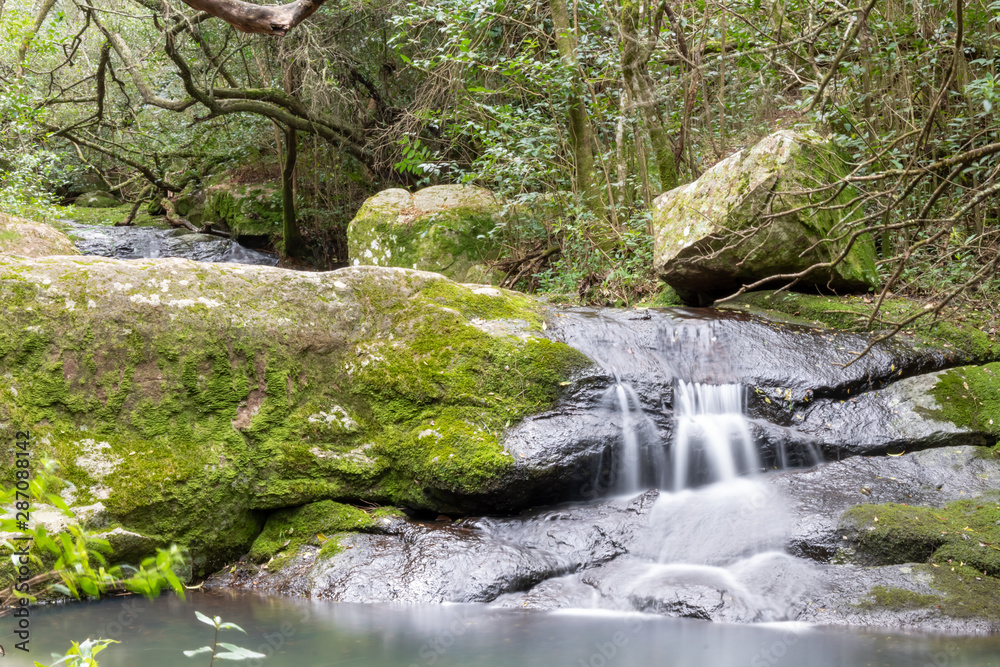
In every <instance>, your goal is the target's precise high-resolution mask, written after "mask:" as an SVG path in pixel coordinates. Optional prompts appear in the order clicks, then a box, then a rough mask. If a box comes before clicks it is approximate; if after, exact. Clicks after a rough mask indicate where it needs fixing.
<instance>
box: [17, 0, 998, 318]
mask: <svg viewBox="0 0 1000 667" xmlns="http://www.w3.org/2000/svg"><path fill="white" fill-rule="evenodd" d="M0 13H2V15H0V21H2V30H0V63H2V64H0V86H2V95H0V161H2V162H0V168H3V169H4V171H3V174H2V176H0V178H2V182H0V208H2V209H3V210H6V211H8V212H15V213H18V212H20V213H24V214H27V215H29V216H35V217H46V216H55V215H58V214H59V212H58V210H57V209H56V208H53V206H54V205H56V204H58V203H59V202H60V192H61V188H63V189H64V188H65V184H66V183H67V182H70V181H72V180H73V179H74V177H75V176H74V175H78V174H80V173H84V172H89V173H91V174H97V175H98V176H99V177H100V178H101V179H103V180H104V181H105V182H106V185H107V188H108V189H110V190H111V191H112V192H114V193H116V194H118V195H119V196H121V197H122V198H123V199H126V200H130V201H132V200H137V199H157V198H159V197H160V196H162V195H164V194H168V195H173V194H177V193H181V192H185V191H190V190H191V189H196V188H200V187H204V186H205V184H207V183H208V182H209V181H210V180H211V179H213V178H215V179H218V178H230V179H236V180H239V179H242V180H243V181H252V180H254V179H260V180H265V179H269V180H272V181H273V180H277V179H279V178H280V173H281V171H282V169H281V167H282V165H283V160H285V156H287V155H288V154H289V151H288V145H289V141H292V142H294V148H297V151H295V153H297V160H296V161H295V162H294V164H293V165H292V166H294V167H295V169H294V171H291V170H289V175H290V181H289V183H290V189H289V192H290V193H291V195H290V197H288V199H290V200H291V201H292V203H294V204H295V215H294V217H293V221H297V225H298V228H299V230H300V231H301V233H302V236H303V239H304V244H305V253H304V254H305V255H306V256H307V258H308V259H309V261H310V262H311V263H312V264H314V265H315V266H317V267H319V268H329V267H332V266H336V265H338V263H342V262H344V261H346V260H347V257H346V255H345V253H346V250H345V249H346V244H345V243H344V233H345V228H346V224H347V222H348V221H349V220H350V219H351V217H352V216H353V214H354V212H355V211H356V210H357V209H358V207H359V206H360V204H361V203H362V202H363V201H364V199H365V198H366V197H367V196H370V195H371V194H373V193H374V192H377V191H378V190H380V189H383V188H386V187H392V186H403V187H411V188H413V187H419V186H423V185H430V184H438V183H453V182H471V183H476V184H480V185H483V186H486V187H488V188H490V189H492V190H493V191H494V192H496V193H497V194H498V195H500V196H502V197H503V199H504V201H505V202H507V203H508V208H509V210H510V212H511V215H508V216H507V217H506V218H505V220H506V222H505V223H504V224H502V225H501V226H500V227H499V228H498V229H497V230H496V232H495V234H496V236H497V239H496V241H497V242H498V243H500V244H502V245H503V247H504V248H505V253H504V256H503V258H502V260H501V261H503V262H506V264H505V265H504V266H508V267H514V268H516V267H524V266H528V267H529V268H530V271H527V270H523V271H515V270H512V275H515V274H516V275H517V276H519V277H518V279H517V284H516V285H515V286H516V287H518V288H520V289H525V290H529V291H530V290H543V291H547V292H553V293H563V294H565V293H571V294H578V295H579V297H580V298H582V299H583V300H585V301H592V302H601V303H618V304H624V303H632V302H636V301H639V300H642V299H646V298H650V297H651V296H652V295H653V294H654V293H655V292H656V290H657V289H658V287H657V284H656V281H655V277H654V276H653V275H652V272H651V266H652V252H653V251H652V241H651V234H650V213H649V210H650V204H651V202H652V200H653V198H655V197H656V196H657V195H659V194H660V193H662V192H664V191H665V190H668V189H670V188H671V187H674V186H675V185H676V184H678V183H684V182H688V181H691V180H693V179H695V178H697V177H698V176H699V175H700V174H702V173H703V172H704V171H705V170H706V169H707V168H709V167H710V166H712V165H713V164H715V163H716V162H718V161H719V160H721V159H723V158H724V157H726V156H727V155H729V154H731V153H732V152H734V151H735V150H737V149H739V148H742V147H746V146H749V145H751V144H753V143H754V142H755V141H756V140H758V139H759V138H761V137H762V136H764V135H766V134H768V133H770V132H772V131H773V130H775V129H777V128H788V127H808V128H814V129H817V130H819V131H820V132H822V133H825V134H829V135H831V136H832V137H833V139H834V141H835V142H836V143H837V144H838V145H839V146H840V147H841V148H842V149H843V151H844V154H845V155H846V156H848V157H849V160H850V164H851V167H852V171H851V173H850V175H849V176H848V177H847V179H846V181H848V182H849V183H850V185H851V186H853V187H854V188H855V189H856V190H857V193H858V194H857V197H856V198H855V199H854V201H853V204H852V207H853V208H854V209H856V210H858V211H861V212H862V213H863V215H861V216H854V218H855V221H854V222H852V225H853V226H852V227H850V228H848V229H845V230H844V232H843V233H845V234H861V233H865V232H869V233H872V234H873V235H874V236H875V238H876V239H877V242H878V244H879V250H880V267H879V269H880V273H881V275H882V277H883V295H888V294H889V293H908V294H911V295H917V296H924V297H928V298H935V299H936V301H934V302H933V303H934V304H935V305H936V306H941V307H944V306H945V305H946V304H947V303H953V302H954V299H957V298H963V299H973V300H978V301H980V302H987V301H989V300H990V299H995V297H996V295H997V293H998V290H1000V283H998V281H1000V278H998V277H997V274H998V273H1000V271H998V270H997V269H998V268H1000V266H998V261H1000V252H998V244H1000V204H998V202H1000V197H998V195H1000V158H998V155H1000V120H998V119H1000V113H998V111H997V109H998V107H1000V71H998V67H1000V0H861V1H860V2H843V1H842V0H721V1H716V0H693V1H692V0H679V1H675V2H671V1H668V0H664V1H663V2H656V1H654V0H573V1H572V2H566V1H565V0H541V1H539V2H526V3H517V2H513V1H512V0H435V1H434V2H431V1H430V0H345V1H343V2H327V3H325V4H323V5H322V7H320V9H319V10H318V11H316V13H315V14H313V15H312V16H311V17H309V18H308V19H307V20H305V21H304V22H302V23H301V24H300V25H298V26H297V27H295V28H294V29H293V30H291V31H290V32H288V33H287V34H286V35H285V36H283V37H268V36H263V35H255V34H245V33H243V32H240V31H238V30H236V29H234V28H233V27H232V26H230V25H228V24H226V23H224V22H222V21H220V20H218V19H215V18H211V17H210V16H208V15H207V14H205V13H203V12H198V11H195V10H193V9H191V8H190V7H188V6H186V5H185V4H182V3H180V2H177V1H175V0H130V1H129V2H127V3H125V4H122V3H112V2H110V0H93V2H84V1H83V0H39V1H36V0H30V1H29V0H5V1H4V3H3V4H2V5H0ZM843 186H844V183H840V184H834V185H833V186H832V188H833V190H835V189H837V188H839V187H843ZM833 190H831V196H834V194H835V193H834V191H833ZM786 282H789V281H786ZM780 284H781V283H773V286H779V285H780Z"/></svg>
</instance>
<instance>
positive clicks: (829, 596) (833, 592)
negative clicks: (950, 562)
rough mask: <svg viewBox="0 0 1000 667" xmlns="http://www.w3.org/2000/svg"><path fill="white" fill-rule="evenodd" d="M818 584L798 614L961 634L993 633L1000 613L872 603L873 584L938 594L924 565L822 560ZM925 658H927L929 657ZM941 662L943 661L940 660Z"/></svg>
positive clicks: (843, 622) (812, 618)
mask: <svg viewBox="0 0 1000 667" xmlns="http://www.w3.org/2000/svg"><path fill="white" fill-rule="evenodd" d="M821 581H822V585H821V586H819V587H818V588H817V590H816V592H815V594H814V596H813V598H812V600H811V601H810V604H808V605H806V606H804V607H803V608H802V610H801V613H800V614H799V617H798V620H800V621H807V622H811V623H819V624H823V625H846V626H855V627H879V628H899V629H904V630H923V631H928V630H931V631H934V632H951V633H962V634H981V633H990V634H992V633H996V632H997V631H1000V619H987V618H974V617H973V618H961V617H955V616H952V615H949V614H947V613H945V612H943V611H942V610H941V609H940V608H939V607H938V605H937V604H933V603H932V602H929V603H927V604H924V605H913V606H911V607H908V606H906V605H902V606H899V607H894V608H888V607H883V606H879V605H877V604H873V602H874V599H873V597H872V596H871V590H872V589H873V588H875V587H876V586H881V587H883V588H885V589H891V590H893V591H894V592H895V593H896V594H897V595H898V593H899V592H900V591H907V592H909V593H912V594H914V595H916V596H921V597H922V598H924V599H927V600H932V599H933V598H941V599H942V600H943V594H942V593H941V591H939V590H937V589H936V588H934V587H933V586H932V585H931V584H932V582H933V577H932V576H931V575H929V574H928V573H927V570H926V568H922V567H920V566H915V565H913V564H903V565H887V566H883V567H859V566H853V565H840V566H826V567H824V568H823V574H822V580H821ZM928 664H932V663H930V662H928ZM939 664H946V663H939Z"/></svg>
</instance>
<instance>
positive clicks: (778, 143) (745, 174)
mask: <svg viewBox="0 0 1000 667" xmlns="http://www.w3.org/2000/svg"><path fill="white" fill-rule="evenodd" d="M848 171H849V169H848V167H847V165H846V163H845V162H844V160H843V158H842V157H841V156H840V155H839V154H838V152H837V149H836V148H835V147H834V146H833V145H832V144H831V143H830V142H828V141H827V140H825V139H823V138H822V137H820V136H819V135H817V134H815V133H812V132H801V133H800V132H793V131H790V130H781V131H778V132H775V133H774V134H772V135H770V136H768V137H766V138H764V139H763V140H761V141H760V142H759V143H758V144H757V145H755V146H753V147H752V148H750V149H747V150H742V151H739V152H737V153H736V154H734V155H732V156H730V157H729V158H727V159H725V160H723V161H722V162H720V163H718V164H717V165H715V166H714V167H712V168H711V169H709V170H708V171H707V172H705V173H704V174H703V175H702V176H701V177H700V178H698V180H696V181H694V182H693V183H689V184H687V185H683V186H681V187H678V188H675V189H674V190H671V191H669V192H667V193H665V194H662V195H660V196H659V197H657V198H656V200H655V201H654V202H653V227H654V230H655V250H654V252H655V260H654V268H655V269H656V272H657V273H658V274H659V276H660V278H661V279H662V280H663V281H664V282H666V283H667V284H668V285H671V286H672V287H674V288H675V289H677V290H678V292H679V293H681V295H682V296H684V295H685V294H686V295H688V298H687V300H688V301H690V297H691V295H694V294H698V293H708V294H727V293H731V292H734V291H736V290H737V289H739V288H740V287H741V286H743V285H744V284H749V283H752V282H754V281H756V280H759V279H761V278H765V277H769V276H772V275H777V274H790V273H798V272H800V271H803V270H804V269H806V268H808V267H810V266H812V265H814V264H817V263H822V262H830V261H831V260H832V259H834V258H836V257H839V255H840V254H841V253H842V252H843V251H844V250H846V249H847V248H846V241H845V240H843V237H847V236H849V234H848V233H847V231H846V230H849V229H850V227H851V224H852V222H853V221H854V220H856V219H857V218H859V217H860V212H855V213H851V212H850V211H852V208H851V204H850V202H851V200H852V199H853V198H854V197H855V196H856V192H855V191H854V190H853V189H852V188H846V189H844V190H843V191H842V192H841V193H840V194H839V195H838V196H837V197H836V198H834V199H833V201H830V202H828V201H826V200H827V199H830V198H831V197H832V195H833V193H834V192H833V191H832V190H830V191H821V192H817V193H814V194H811V195H810V194H793V193H796V192H804V191H810V190H815V189H817V188H821V187H822V186H824V185H826V184H830V183H836V182H837V181H838V180H839V179H840V178H842V177H843V176H845V175H847V173H848ZM831 209H832V210H831ZM843 211H847V213H842V212H843ZM842 215H844V216H845V218H846V219H844V220H842V219H841V216H842ZM765 216H768V217H765ZM837 237H841V238H840V239H838V240H834V239H836V238H837ZM801 283H804V284H810V285H820V286H824V287H827V288H830V289H835V290H867V289H868V288H870V287H873V286H875V285H877V284H878V277H877V274H876V271H875V244H874V242H873V241H872V239H871V237H870V236H869V235H868V234H862V235H861V236H859V237H858V238H857V239H856V240H855V242H854V244H853V246H852V247H851V249H850V250H849V251H848V253H847V256H846V257H845V258H844V260H843V261H841V262H839V263H838V264H837V265H836V266H835V267H833V268H832V269H830V268H826V269H819V270H816V271H814V272H812V273H810V274H808V275H807V276H806V277H805V278H803V279H802V281H801Z"/></svg>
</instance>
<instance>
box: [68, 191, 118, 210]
mask: <svg viewBox="0 0 1000 667" xmlns="http://www.w3.org/2000/svg"><path fill="white" fill-rule="evenodd" d="M73 205H74V206H79V207H80V208H116V207H118V206H121V205H122V203H121V202H120V201H118V200H117V199H115V198H114V197H113V196H112V195H110V194H108V193H107V192H102V191H100V190H97V191H94V192H86V193H84V194H82V195H80V196H79V197H77V198H76V201H74V202H73Z"/></svg>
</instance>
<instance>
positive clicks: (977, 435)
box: [789, 368, 1000, 459]
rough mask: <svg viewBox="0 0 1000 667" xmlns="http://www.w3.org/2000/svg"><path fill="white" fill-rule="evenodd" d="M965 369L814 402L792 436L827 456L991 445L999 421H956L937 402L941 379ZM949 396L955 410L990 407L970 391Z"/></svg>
mask: <svg viewBox="0 0 1000 667" xmlns="http://www.w3.org/2000/svg"><path fill="white" fill-rule="evenodd" d="M965 372H969V371H967V370H966V369H963V368H959V369H954V370H948V371H938V372H936V373H927V374H924V375H918V376H916V377H911V378H904V379H902V380H900V381H898V382H895V383H893V384H890V385H888V386H887V387H884V388H882V389H879V390H876V391H869V392H865V393H862V394H858V395H857V396H855V397H845V398H843V399H840V400H837V399H821V400H818V401H815V402H814V403H813V404H812V405H811V406H809V407H808V408H806V409H804V410H802V411H799V412H798V413H797V414H796V415H795V419H796V420H798V422H799V423H797V424H795V434H794V436H792V437H790V438H789V440H790V441H793V442H794V441H797V440H799V441H808V442H812V443H814V444H815V446H817V447H818V448H820V449H821V450H822V451H823V452H824V453H825V455H826V457H827V458H828V459H836V458H842V457H846V456H851V455H855V454H885V453H887V452H890V453H899V452H902V451H914V450H918V449H927V448H929V447H943V446H949V445H992V444H994V443H995V442H996V440H997V435H998V433H1000V424H997V425H994V426H997V427H998V428H990V426H991V425H990V424H988V423H987V422H986V420H983V423H982V424H976V425H975V426H972V425H969V424H956V423H954V422H952V421H950V420H949V419H948V417H949V416H950V415H949V413H948V412H945V410H944V407H945V406H943V405H942V404H941V403H939V401H938V396H937V394H938V393H940V387H939V386H940V385H942V380H943V379H945V378H947V377H950V376H952V375H953V374H956V373H958V374H961V373H965ZM997 386H998V387H1000V381H998V385H997ZM959 390H961V388H959ZM942 398H944V397H942ZM947 400H948V404H949V407H950V408H952V412H954V411H955V410H954V408H955V406H958V405H963V404H968V407H969V408H973V409H976V410H982V409H985V408H984V406H982V405H978V406H974V405H973V402H974V400H975V399H974V398H970V396H969V394H968V393H966V394H965V395H964V396H963V395H962V394H958V392H955V396H954V397H952V396H949V397H948V399H947Z"/></svg>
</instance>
